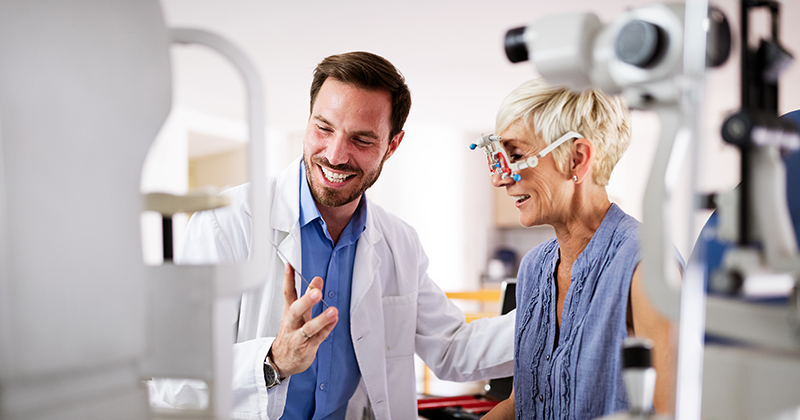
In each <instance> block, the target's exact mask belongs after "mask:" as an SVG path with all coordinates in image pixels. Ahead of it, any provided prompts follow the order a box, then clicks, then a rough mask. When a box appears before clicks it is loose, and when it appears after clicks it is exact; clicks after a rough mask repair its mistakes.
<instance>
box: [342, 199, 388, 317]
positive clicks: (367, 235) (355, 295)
mask: <svg viewBox="0 0 800 420" xmlns="http://www.w3.org/2000/svg"><path fill="white" fill-rule="evenodd" d="M365 199H366V197H365ZM366 204H367V223H366V226H365V228H364V232H362V233H361V237H359V239H358V246H357V247H356V258H355V262H354V264H353V284H352V289H351V291H350V314H351V316H352V315H354V314H355V312H356V309H357V308H358V307H359V305H361V301H362V300H363V299H364V296H365V295H366V293H367V290H369V288H370V287H371V286H372V283H373V282H374V281H375V279H376V278H377V277H378V268H379V267H380V264H381V257H380V256H379V255H378V253H377V252H376V250H375V244H376V243H377V242H378V241H379V240H381V238H382V237H383V236H382V234H381V232H380V231H379V230H378V229H377V228H376V227H375V217H374V214H373V213H374V211H373V210H372V205H371V203H370V202H369V200H367V203H366ZM351 319H352V318H351Z"/></svg>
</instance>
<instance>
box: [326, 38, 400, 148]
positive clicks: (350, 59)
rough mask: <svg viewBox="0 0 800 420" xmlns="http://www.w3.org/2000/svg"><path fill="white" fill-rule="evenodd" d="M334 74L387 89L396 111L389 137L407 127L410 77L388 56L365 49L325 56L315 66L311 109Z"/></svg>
mask: <svg viewBox="0 0 800 420" xmlns="http://www.w3.org/2000/svg"><path fill="white" fill-rule="evenodd" d="M328 77H331V78H333V79H335V80H338V81H340V82H342V83H349V84H353V85H355V86H358V87H360V88H363V89H368V90H385V91H387V92H389V94H390V95H391V97H392V115H391V117H390V121H391V129H390V132H389V140H390V141H391V139H392V138H394V136H395V135H397V133H399V132H400V131H402V130H403V125H405V123H406V118H408V112H409V111H410V110H411V91H409V89H408V86H406V80H405V78H404V77H403V75H402V74H401V73H400V70H398V69H397V68H396V67H395V66H394V65H393V64H392V63H390V62H389V61H388V60H387V59H385V58H383V57H381V56H379V55H376V54H372V53H368V52H364V51H355V52H348V53H344V54H337V55H332V56H330V57H326V58H325V59H324V60H322V61H321V62H320V63H319V64H318V65H317V68H316V69H314V80H313V81H312V82H311V112H313V111H314V103H315V102H316V101H317V94H319V90H320V89H321V88H322V84H323V83H325V80H327V79H328Z"/></svg>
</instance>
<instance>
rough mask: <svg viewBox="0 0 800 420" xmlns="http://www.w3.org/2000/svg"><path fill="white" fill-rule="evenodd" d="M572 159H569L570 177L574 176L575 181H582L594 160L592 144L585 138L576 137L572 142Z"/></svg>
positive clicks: (589, 171)
mask: <svg viewBox="0 0 800 420" xmlns="http://www.w3.org/2000/svg"><path fill="white" fill-rule="evenodd" d="M571 158H572V160H571V161H570V163H571V166H570V174H569V175H570V178H572V176H576V177H577V178H578V179H577V181H575V182H578V183H580V182H583V180H584V179H585V178H586V176H587V175H588V174H590V173H591V170H592V162H593V161H594V144H592V142H591V141H589V140H587V139H576V140H575V141H574V142H573V143H572V156H571Z"/></svg>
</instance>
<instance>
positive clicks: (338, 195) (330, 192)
mask: <svg viewBox="0 0 800 420" xmlns="http://www.w3.org/2000/svg"><path fill="white" fill-rule="evenodd" d="M387 157H388V150H387V153H386V155H384V157H383V159H382V160H381V164H380V165H378V168H377V169H376V170H374V171H372V172H369V173H364V171H363V170H361V168H356V167H352V166H349V165H331V164H330V162H328V159H326V158H324V157H323V158H320V157H312V158H311V161H313V162H314V163H315V164H317V165H320V166H325V167H326V168H330V169H334V170H337V171H342V172H350V173H354V174H355V175H354V177H356V178H358V177H360V178H361V180H360V182H361V185H360V186H358V187H357V188H355V189H350V190H349V192H348V191H339V190H337V189H334V188H329V187H326V186H324V185H317V183H316V181H315V179H316V178H315V177H313V176H311V170H312V168H311V164H310V163H309V160H308V159H309V158H308V156H306V155H305V154H303V163H304V164H305V165H306V177H307V178H308V186H309V187H310V190H311V195H312V196H313V197H314V200H315V201H316V202H317V204H318V205H322V206H325V207H340V206H343V205H345V204H348V203H352V202H353V201H354V200H357V199H358V198H359V197H361V195H362V194H364V191H366V190H368V189H369V188H370V187H371V186H372V185H373V184H375V181H377V180H378V177H379V176H380V175H381V171H382V170H383V164H384V163H385V162H386V158H387ZM313 170H314V171H318V170H317V169H316V168H314V169H313ZM322 176H323V177H324V176H325V175H322Z"/></svg>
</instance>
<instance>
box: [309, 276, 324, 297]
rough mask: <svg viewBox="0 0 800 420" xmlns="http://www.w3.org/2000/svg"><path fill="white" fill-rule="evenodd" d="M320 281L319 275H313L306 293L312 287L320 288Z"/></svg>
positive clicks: (312, 288)
mask: <svg viewBox="0 0 800 420" xmlns="http://www.w3.org/2000/svg"><path fill="white" fill-rule="evenodd" d="M322 283H323V282H322V277H319V276H317V277H314V278H313V279H312V280H311V284H309V285H308V290H306V293H308V292H310V291H312V290H314V289H317V290H322Z"/></svg>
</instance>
